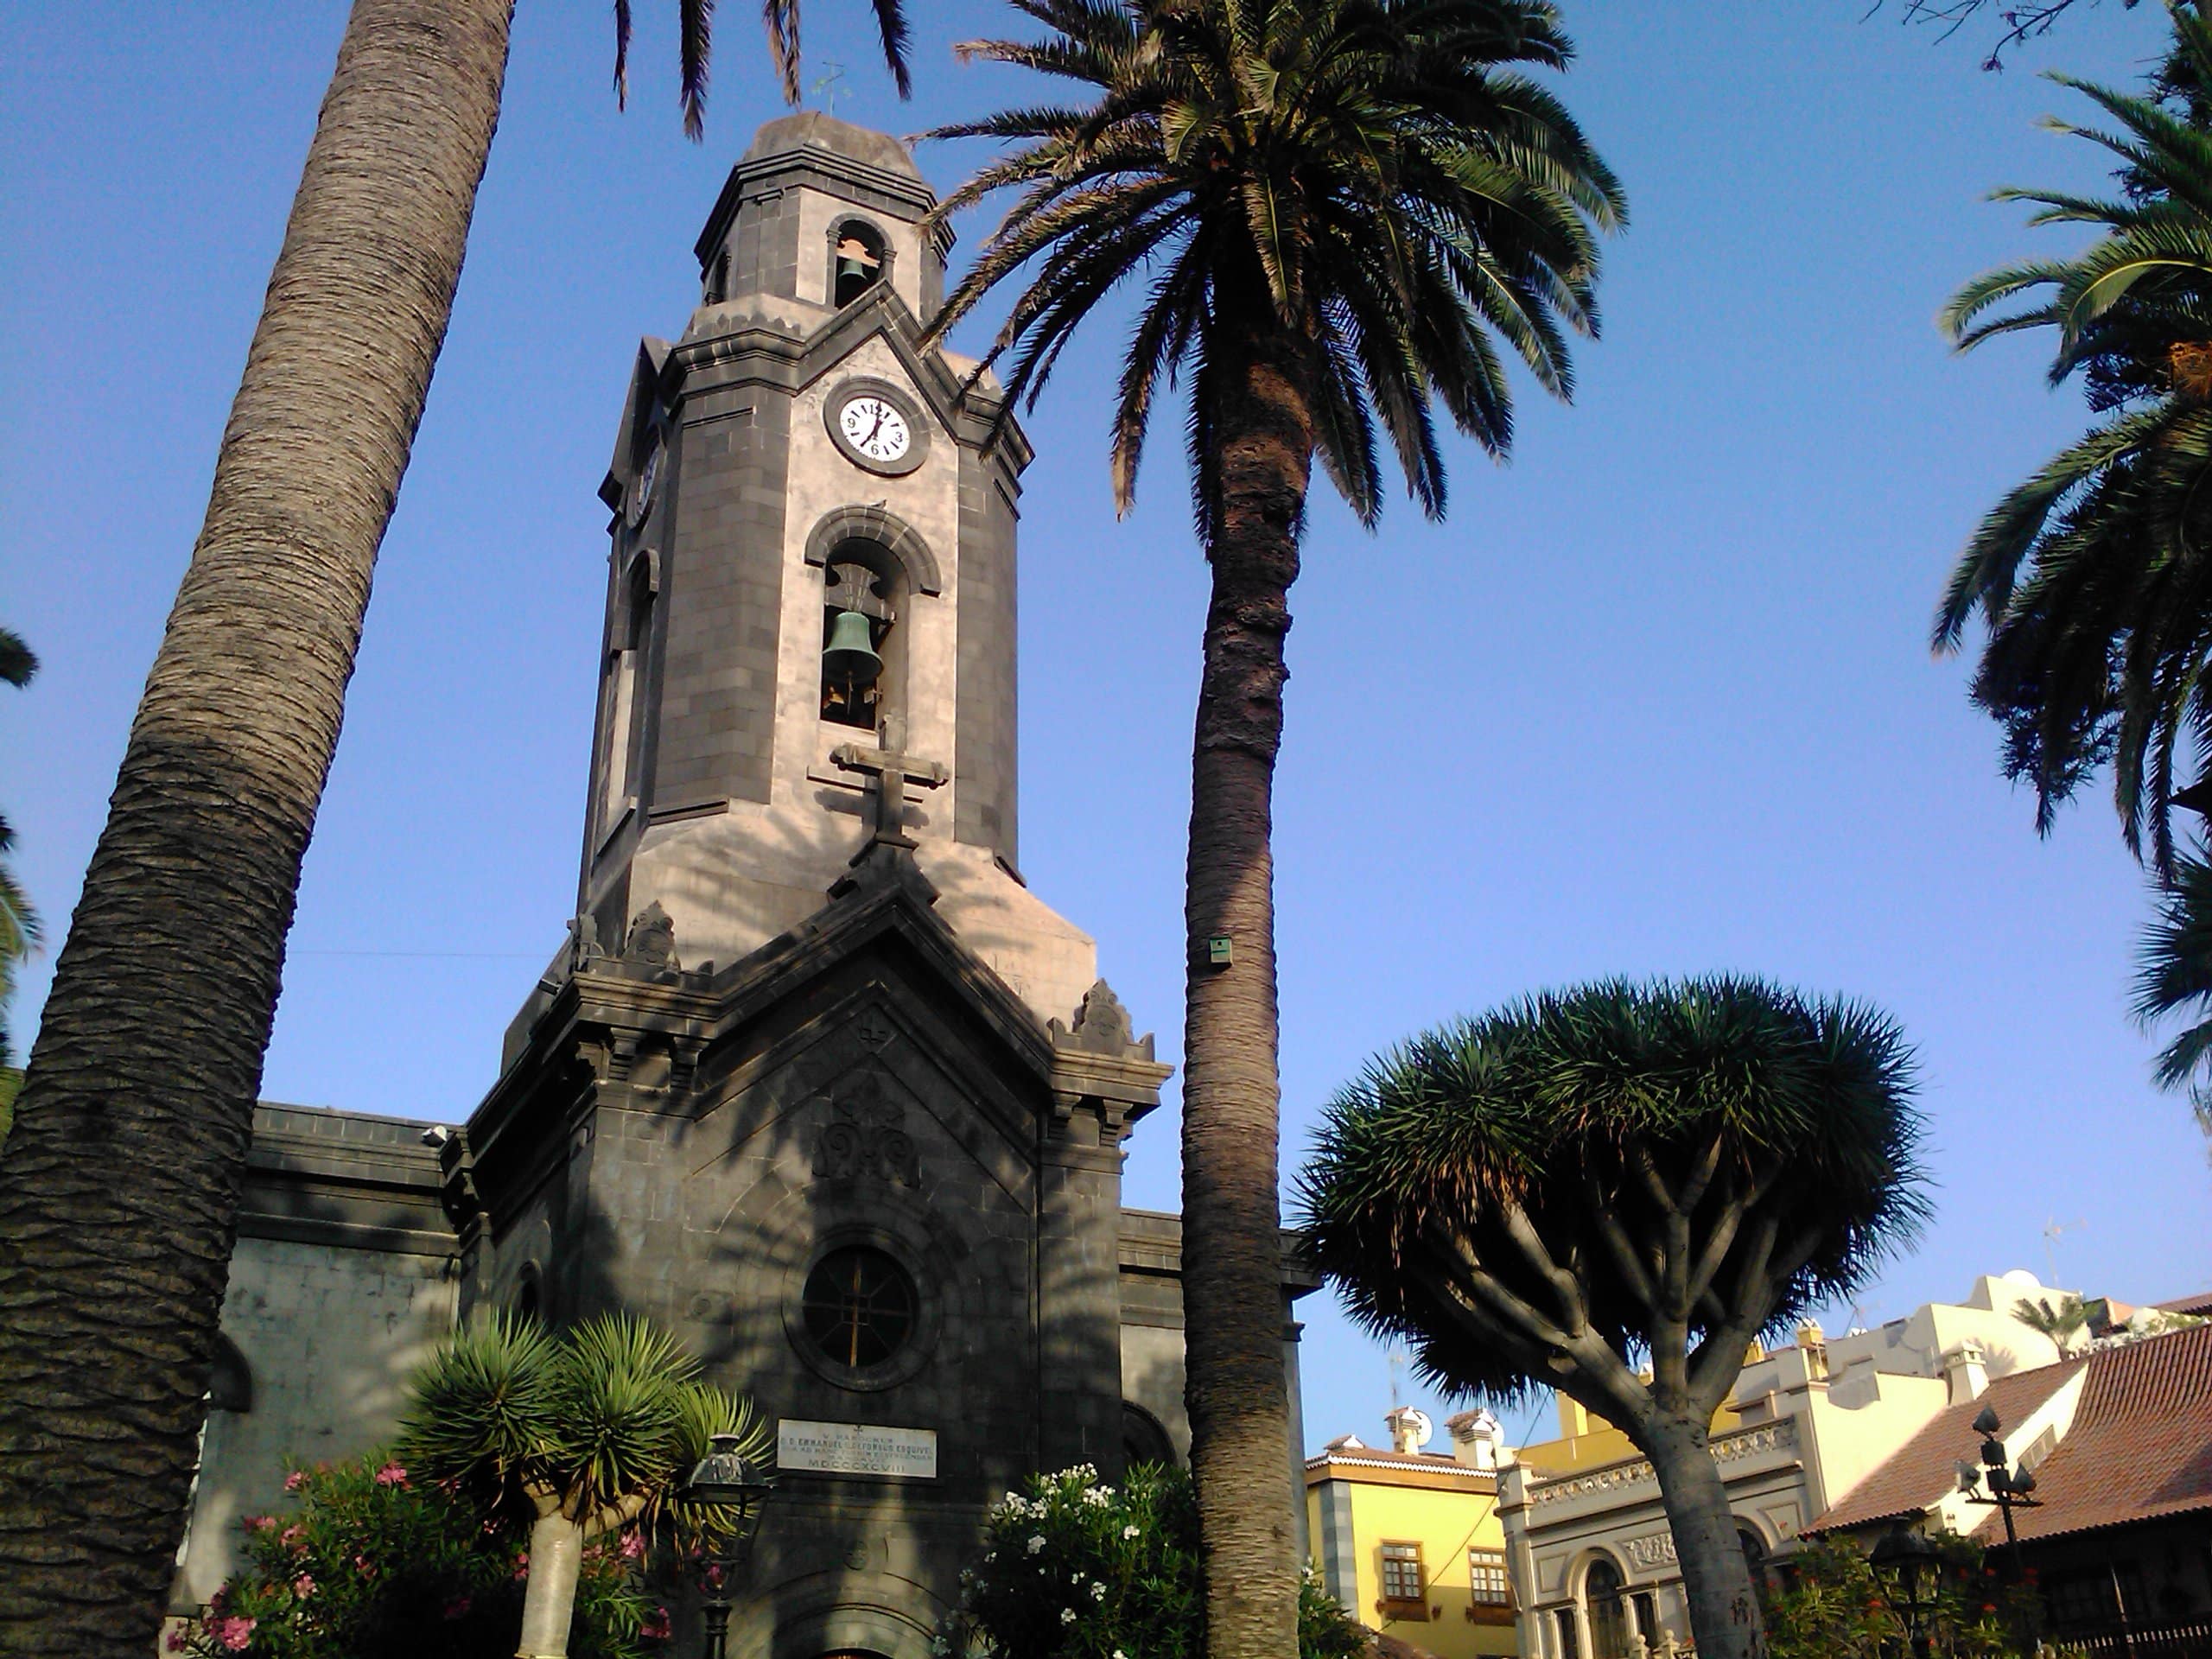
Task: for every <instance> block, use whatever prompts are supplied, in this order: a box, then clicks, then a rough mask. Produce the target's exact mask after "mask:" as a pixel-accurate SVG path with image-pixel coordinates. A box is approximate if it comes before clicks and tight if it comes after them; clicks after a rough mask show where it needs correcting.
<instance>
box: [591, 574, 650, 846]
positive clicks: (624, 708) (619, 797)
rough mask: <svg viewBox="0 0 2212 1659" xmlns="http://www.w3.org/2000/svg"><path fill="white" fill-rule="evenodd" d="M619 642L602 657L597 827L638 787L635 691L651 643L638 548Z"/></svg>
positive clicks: (609, 821) (607, 823)
mask: <svg viewBox="0 0 2212 1659" xmlns="http://www.w3.org/2000/svg"><path fill="white" fill-rule="evenodd" d="M621 621H622V632H621V636H620V644H619V645H617V646H616V648H615V650H614V651H613V653H612V654H611V655H610V657H609V658H608V659H607V776H606V779H605V780H604V782H605V787H606V792H605V794H604V796H603V797H602V798H601V819H600V822H601V834H605V833H606V832H607V831H608V830H611V829H613V828H614V825H615V823H616V822H617V821H618V820H619V819H620V817H621V816H622V809H623V808H624V807H625V806H626V804H628V803H629V802H630V801H631V800H632V798H634V797H635V796H636V794H637V792H638V772H639V757H640V754H641V753H642V751H643V750H644V748H645V743H644V730H643V728H644V725H645V699H644V697H643V696H640V695H639V686H640V680H641V677H642V676H643V674H644V671H645V652H646V651H647V649H648V648H650V646H651V645H652V633H653V579H652V559H651V558H650V557H649V556H645V555H644V554H640V555H639V556H638V557H637V558H636V559H635V560H634V561H633V562H632V564H631V566H630V576H629V580H628V581H627V582H626V583H625V584H624V585H623V601H622V618H621Z"/></svg>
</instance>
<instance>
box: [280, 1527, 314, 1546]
mask: <svg viewBox="0 0 2212 1659" xmlns="http://www.w3.org/2000/svg"><path fill="white" fill-rule="evenodd" d="M306 1538H307V1533H306V1531H305V1529H302V1528H299V1527H287V1528H285V1529H284V1530H283V1531H282V1532H280V1533H278V1534H277V1542H278V1543H280V1544H289V1545H290V1546H291V1547H292V1548H294V1549H305V1548H307V1544H306V1542H305V1540H306Z"/></svg>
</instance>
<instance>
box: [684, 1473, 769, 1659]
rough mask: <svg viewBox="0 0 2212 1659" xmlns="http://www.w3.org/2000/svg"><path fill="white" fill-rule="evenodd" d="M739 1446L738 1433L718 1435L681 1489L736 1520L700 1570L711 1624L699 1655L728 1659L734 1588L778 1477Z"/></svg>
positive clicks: (698, 1505)
mask: <svg viewBox="0 0 2212 1659" xmlns="http://www.w3.org/2000/svg"><path fill="white" fill-rule="evenodd" d="M737 1448H738V1437H737V1436H736V1435H734V1434H717V1435H715V1436H714V1437H713V1438H712V1439H711V1440H709V1441H708V1443H707V1455H706V1456H705V1457H703V1458H702V1459H699V1464H698V1466H697V1467H696V1468H695V1469H694V1470H692V1471H691V1473H690V1476H688V1477H687V1478H685V1480H684V1482H683V1484H682V1485H681V1486H679V1487H677V1489H676V1501H677V1503H683V1504H685V1505H687V1506H689V1507H690V1508H692V1509H701V1510H705V1509H715V1510H728V1511H730V1512H731V1520H732V1524H731V1525H730V1526H729V1528H728V1530H727V1531H724V1532H722V1534H721V1548H718V1549H716V1550H715V1551H713V1552H712V1553H711V1554H709V1556H708V1557H707V1561H706V1565H705V1566H704V1567H703V1568H702V1570H701V1573H700V1575H699V1578H700V1587H701V1589H702V1592H703V1595H702V1600H701V1604H700V1611H702V1613H703V1614H704V1616H705V1622H706V1627H707V1630H706V1640H705V1641H704V1642H703V1643H701V1645H700V1649H699V1653H700V1659H723V1648H724V1645H725V1643H727V1642H728V1639H729V1610H730V1599H729V1592H730V1590H731V1588H732V1586H734V1584H735V1582H736V1580H738V1579H739V1578H740V1577H741V1575H742V1574H743V1573H744V1571H745V1568H746V1566H747V1563H748V1562H749V1561H751V1560H752V1559H753V1537H754V1535H756V1534H758V1533H759V1532H760V1516H761V1514H762V1512H763V1511H764V1510H766V1509H767V1507H768V1497H769V1495H770V1494H771V1493H772V1492H773V1491H775V1490H776V1480H775V1477H774V1476H772V1475H771V1474H770V1473H768V1471H766V1470H765V1469H763V1468H761V1467H760V1465H758V1464H755V1463H753V1461H752V1460H751V1459H748V1458H747V1457H746V1455H745V1454H744V1453H743V1452H740V1451H739V1450H738V1449H737Z"/></svg>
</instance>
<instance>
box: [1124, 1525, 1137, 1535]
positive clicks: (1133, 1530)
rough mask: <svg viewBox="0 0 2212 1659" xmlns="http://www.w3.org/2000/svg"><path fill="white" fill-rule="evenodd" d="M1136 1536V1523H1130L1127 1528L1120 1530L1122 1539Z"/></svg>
mask: <svg viewBox="0 0 2212 1659" xmlns="http://www.w3.org/2000/svg"><path fill="white" fill-rule="evenodd" d="M1136 1535H1137V1523H1136V1522H1134V1521H1132V1522H1129V1524H1128V1526H1126V1527H1123V1528H1122V1537H1124V1538H1134V1537H1135V1536H1136Z"/></svg>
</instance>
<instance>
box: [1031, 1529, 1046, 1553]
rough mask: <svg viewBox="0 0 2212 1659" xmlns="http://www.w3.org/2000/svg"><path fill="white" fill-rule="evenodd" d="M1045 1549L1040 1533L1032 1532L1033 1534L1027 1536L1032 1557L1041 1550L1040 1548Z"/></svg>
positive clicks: (1042, 1536) (1043, 1539) (1043, 1537)
mask: <svg viewBox="0 0 2212 1659" xmlns="http://www.w3.org/2000/svg"><path fill="white" fill-rule="evenodd" d="M1042 1548H1045V1535H1044V1534H1043V1533H1041V1532H1033V1533H1031V1534H1030V1535H1029V1553H1030V1554H1032V1555H1034V1554H1036V1553H1037V1552H1038V1551H1039V1550H1040V1549H1042Z"/></svg>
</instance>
